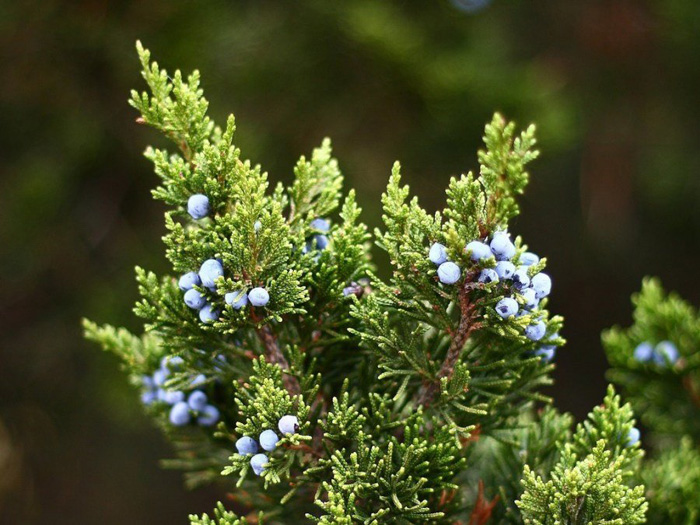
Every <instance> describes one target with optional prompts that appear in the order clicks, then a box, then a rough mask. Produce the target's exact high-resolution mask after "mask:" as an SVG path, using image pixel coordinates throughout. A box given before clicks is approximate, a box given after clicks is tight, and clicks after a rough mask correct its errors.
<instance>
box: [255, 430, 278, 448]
mask: <svg viewBox="0 0 700 525" xmlns="http://www.w3.org/2000/svg"><path fill="white" fill-rule="evenodd" d="M279 440H280V438H279V437H278V436H277V434H275V431H274V430H270V429H268V430H263V431H262V432H261V433H260V437H259V438H258V441H259V442H260V446H261V447H262V448H263V450H267V451H268V452H269V451H272V450H275V448H276V447H277V442H278V441H279Z"/></svg>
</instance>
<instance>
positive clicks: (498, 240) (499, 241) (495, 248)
mask: <svg viewBox="0 0 700 525" xmlns="http://www.w3.org/2000/svg"><path fill="white" fill-rule="evenodd" d="M490 247H491V252H492V253H493V255H494V256H495V257H496V260H497V261H507V260H509V259H510V258H512V257H513V256H514V255H515V244H513V243H512V241H511V240H510V236H509V235H508V234H507V233H506V232H496V233H494V234H493V238H492V239H491V244H490Z"/></svg>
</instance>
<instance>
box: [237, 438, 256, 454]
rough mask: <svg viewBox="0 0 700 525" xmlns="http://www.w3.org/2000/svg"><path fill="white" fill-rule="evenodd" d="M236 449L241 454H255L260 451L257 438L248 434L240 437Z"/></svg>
mask: <svg viewBox="0 0 700 525" xmlns="http://www.w3.org/2000/svg"><path fill="white" fill-rule="evenodd" d="M236 450H237V451H238V453H239V454H240V455H241V456H245V455H246V454H255V453H256V452H257V451H258V444H257V443H256V442H255V440H254V439H253V438H251V437H248V436H243V437H240V438H238V440H237V441H236Z"/></svg>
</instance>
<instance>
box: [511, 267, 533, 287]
mask: <svg viewBox="0 0 700 525" xmlns="http://www.w3.org/2000/svg"><path fill="white" fill-rule="evenodd" d="M513 286H515V287H516V288H517V289H518V290H524V289H525V288H527V287H528V286H530V276H529V275H528V274H527V270H526V269H525V268H518V269H517V270H515V273H513Z"/></svg>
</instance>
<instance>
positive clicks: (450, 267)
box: [437, 261, 462, 284]
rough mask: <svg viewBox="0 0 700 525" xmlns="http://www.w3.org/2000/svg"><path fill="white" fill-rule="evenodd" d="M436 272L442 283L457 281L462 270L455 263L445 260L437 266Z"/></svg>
mask: <svg viewBox="0 0 700 525" xmlns="http://www.w3.org/2000/svg"><path fill="white" fill-rule="evenodd" d="M437 274H438V278H439V279H440V282H441V283H442V284H454V283H456V282H457V281H459V278H460V277H461V276H462V271H461V270H460V269H459V266H457V265H456V264H455V263H453V262H451V261H447V262H444V263H442V264H441V265H440V266H438V269H437Z"/></svg>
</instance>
